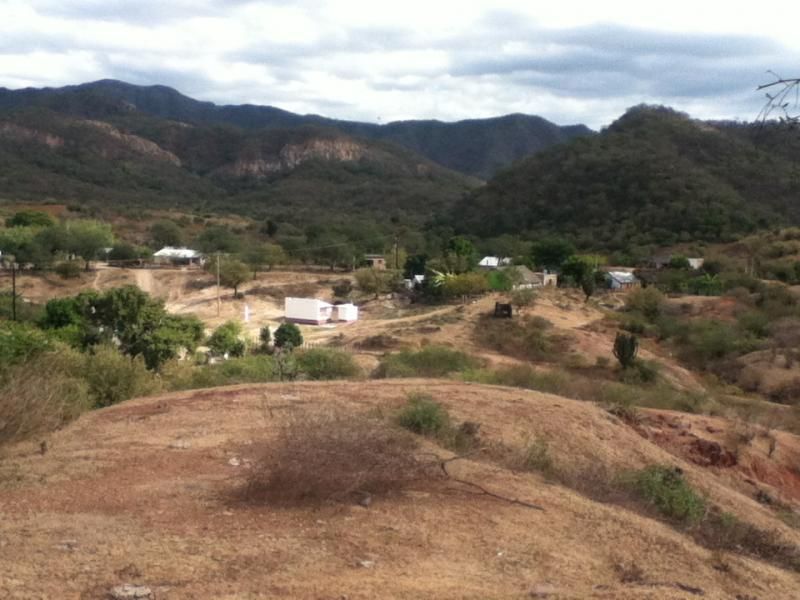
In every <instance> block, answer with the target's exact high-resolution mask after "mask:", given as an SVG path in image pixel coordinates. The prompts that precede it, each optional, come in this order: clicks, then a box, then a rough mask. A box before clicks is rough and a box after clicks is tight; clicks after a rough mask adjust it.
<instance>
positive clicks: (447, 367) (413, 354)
mask: <svg viewBox="0 0 800 600" xmlns="http://www.w3.org/2000/svg"><path fill="white" fill-rule="evenodd" d="M477 366H478V361H477V360H475V359H474V358H472V357H471V356H469V355H468V354H465V353H464V352H461V351H459V350H453V349H451V348H446V347H444V346H425V347H424V348H422V349H421V350H417V351H413V350H403V351H401V352H397V353H395V354H389V355H387V356H384V357H383V359H382V360H381V364H380V366H379V367H378V369H377V371H376V373H375V376H376V377H443V376H444V375H448V374H449V373H454V372H457V371H465V370H467V369H472V368H475V367H477Z"/></svg>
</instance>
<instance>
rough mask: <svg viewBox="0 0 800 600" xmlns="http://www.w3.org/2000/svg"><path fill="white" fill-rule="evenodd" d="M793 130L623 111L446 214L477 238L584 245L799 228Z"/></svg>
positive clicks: (799, 174)
mask: <svg viewBox="0 0 800 600" xmlns="http://www.w3.org/2000/svg"><path fill="white" fill-rule="evenodd" d="M798 144H800V138H799V137H798V133H797V132H796V131H790V130H777V129H773V128H771V127H767V128H755V126H732V125H729V124H709V123H704V122H700V121H694V120H691V119H689V118H688V117H687V116H685V115H682V114H680V113H676V112H674V111H672V110H669V109H664V108H652V107H637V108H634V109H631V110H630V111H629V112H628V113H626V114H625V115H624V116H623V117H621V118H620V119H619V120H618V121H616V122H615V123H614V124H612V125H611V126H610V127H609V128H608V129H607V130H605V131H603V132H602V133H601V134H600V135H598V136H594V137H590V138H581V139H578V140H575V141H573V142H572V143H570V144H568V145H563V146H559V147H556V148H553V149H551V150H548V151H546V152H543V153H541V154H539V155H537V156H534V157H532V158H530V159H527V160H525V161H523V162H521V163H519V164H517V165H515V166H514V167H512V168H510V169H508V170H506V171H504V172H502V173H500V174H499V175H498V176H497V177H495V178H494V179H493V180H492V181H491V182H490V183H489V184H488V185H487V186H486V187H485V188H483V189H481V190H478V191H476V192H475V193H474V194H473V195H472V196H470V197H468V198H466V199H464V200H463V201H462V202H461V203H460V204H459V205H458V206H457V207H456V209H455V210H454V212H453V219H455V220H456V221H457V222H458V223H459V225H460V227H461V228H462V229H463V230H465V231H467V232H470V233H473V234H476V235H481V236H494V235H499V234H503V233H515V234H529V235H533V236H536V235H541V234H553V233H558V234H562V235H564V236H567V237H569V238H571V239H573V240H574V241H575V242H576V243H577V244H578V245H579V246H581V247H585V248H590V247H591V248H598V247H603V248H606V249H613V250H621V249H626V248H629V247H632V246H637V245H639V246H641V245H646V244H656V245H666V244H674V243H677V242H682V241H690V240H696V241H702V240H705V241H724V240H730V239H733V238H734V237H736V236H739V235H741V234H745V233H749V232H751V231H753V230H755V229H757V228H764V227H768V226H771V225H773V224H776V223H797V222H800V204H798V203H797V201H796V199H797V197H798V193H800V168H799V167H798V165H797V163H796V158H797V157H798V156H800V155H798V152H797V149H798Z"/></svg>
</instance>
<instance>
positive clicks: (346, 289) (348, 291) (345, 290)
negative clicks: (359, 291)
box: [331, 279, 353, 299]
mask: <svg viewBox="0 0 800 600" xmlns="http://www.w3.org/2000/svg"><path fill="white" fill-rule="evenodd" d="M331 291H332V292H333V295H334V296H335V297H336V298H344V299H347V298H350V296H351V295H352V294H353V282H352V281H350V280H349V279H342V280H340V281H338V282H337V283H334V284H333V287H332V288H331Z"/></svg>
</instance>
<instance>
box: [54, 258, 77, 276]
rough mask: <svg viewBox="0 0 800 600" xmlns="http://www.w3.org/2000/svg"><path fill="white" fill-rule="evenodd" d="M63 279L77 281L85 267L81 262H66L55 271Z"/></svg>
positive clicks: (59, 264) (57, 266)
mask: <svg viewBox="0 0 800 600" xmlns="http://www.w3.org/2000/svg"><path fill="white" fill-rule="evenodd" d="M53 270H54V271H55V272H56V273H57V274H58V276H59V277H61V278H63V279H76V278H78V277H80V275H81V271H82V270H83V266H82V264H81V261H79V260H64V261H61V262H60V263H58V264H57V265H56V266H55V268H54V269H53Z"/></svg>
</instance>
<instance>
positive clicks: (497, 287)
mask: <svg viewBox="0 0 800 600" xmlns="http://www.w3.org/2000/svg"><path fill="white" fill-rule="evenodd" d="M486 279H487V280H488V282H489V289H490V290H492V291H493V292H508V291H510V290H511V287H512V285H513V284H512V283H511V277H509V276H508V273H506V272H505V271H490V272H489V274H488V275H487V277H486Z"/></svg>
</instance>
